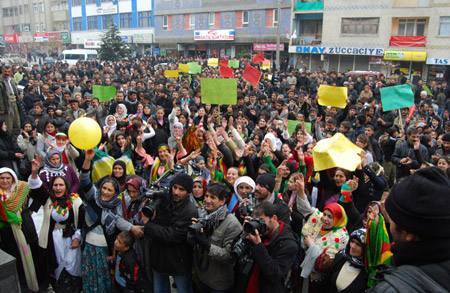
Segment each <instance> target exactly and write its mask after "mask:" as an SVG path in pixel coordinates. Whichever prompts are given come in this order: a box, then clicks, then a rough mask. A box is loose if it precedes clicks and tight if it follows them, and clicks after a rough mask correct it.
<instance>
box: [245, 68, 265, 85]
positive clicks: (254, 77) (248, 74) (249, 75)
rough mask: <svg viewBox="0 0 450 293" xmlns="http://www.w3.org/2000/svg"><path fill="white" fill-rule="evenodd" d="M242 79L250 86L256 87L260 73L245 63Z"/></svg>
mask: <svg viewBox="0 0 450 293" xmlns="http://www.w3.org/2000/svg"><path fill="white" fill-rule="evenodd" d="M242 77H243V78H244V79H245V80H246V81H248V82H249V83H250V84H251V85H253V86H254V87H257V86H258V83H259V79H260V78H261V71H259V70H258V69H256V68H255V67H253V66H251V65H250V64H248V63H247V65H245V69H244V75H243V76H242Z"/></svg>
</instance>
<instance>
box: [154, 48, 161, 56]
mask: <svg viewBox="0 0 450 293" xmlns="http://www.w3.org/2000/svg"><path fill="white" fill-rule="evenodd" d="M152 53H153V55H160V54H161V50H160V49H159V48H153V51H152Z"/></svg>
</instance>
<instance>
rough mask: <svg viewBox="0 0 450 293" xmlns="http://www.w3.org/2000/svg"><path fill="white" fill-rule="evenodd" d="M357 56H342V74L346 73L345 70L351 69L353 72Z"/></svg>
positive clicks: (340, 68)
mask: <svg viewBox="0 0 450 293" xmlns="http://www.w3.org/2000/svg"><path fill="white" fill-rule="evenodd" d="M354 57H355V56H353V55H341V64H340V67H339V71H340V72H345V70H347V69H349V70H350V71H353V59H354Z"/></svg>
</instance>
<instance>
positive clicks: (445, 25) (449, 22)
mask: <svg viewBox="0 0 450 293" xmlns="http://www.w3.org/2000/svg"><path fill="white" fill-rule="evenodd" d="M439 36H441V37H450V16H441V23H440V25H439Z"/></svg>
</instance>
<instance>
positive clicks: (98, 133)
mask: <svg viewBox="0 0 450 293" xmlns="http://www.w3.org/2000/svg"><path fill="white" fill-rule="evenodd" d="M69 139H70V142H71V143H72V144H73V145H74V146H76V147H77V148H79V149H82V150H89V149H92V148H94V147H95V146H97V145H98V143H99V142H100V140H101V139H102V129H101V128H100V125H98V123H97V122H96V121H95V120H93V119H91V118H87V117H82V118H78V119H76V120H75V121H74V122H72V124H71V125H70V127H69Z"/></svg>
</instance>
